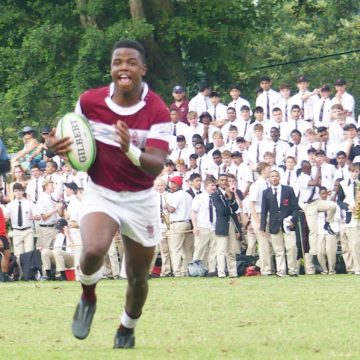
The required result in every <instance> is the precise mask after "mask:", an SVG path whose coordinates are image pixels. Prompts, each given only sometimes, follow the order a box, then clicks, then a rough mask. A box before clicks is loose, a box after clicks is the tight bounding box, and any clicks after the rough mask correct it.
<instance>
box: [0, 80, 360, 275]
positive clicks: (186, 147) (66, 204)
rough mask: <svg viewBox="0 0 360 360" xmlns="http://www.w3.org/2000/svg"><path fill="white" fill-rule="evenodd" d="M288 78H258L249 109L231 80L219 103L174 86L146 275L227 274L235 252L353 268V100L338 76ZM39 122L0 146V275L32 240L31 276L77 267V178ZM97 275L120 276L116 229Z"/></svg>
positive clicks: (265, 262)
mask: <svg viewBox="0 0 360 360" xmlns="http://www.w3.org/2000/svg"><path fill="white" fill-rule="evenodd" d="M296 85H297V88H298V92H297V93H295V94H291V87H292V86H290V85H289V84H281V85H280V86H279V89H278V91H276V90H274V89H273V88H272V81H271V79H270V78H269V77H267V76H263V77H261V78H260V82H259V86H260V87H259V90H258V91H257V97H256V103H255V104H254V105H255V106H254V107H252V106H251V104H250V103H249V101H247V100H246V99H245V98H243V97H241V95H242V94H241V88H240V87H239V86H238V85H232V86H230V87H229V89H228V90H229V95H230V97H231V101H230V102H229V103H228V104H224V103H222V102H221V97H220V94H219V93H218V92H216V91H213V90H212V89H211V86H210V85H209V84H208V83H207V82H205V81H202V82H200V83H199V87H198V94H197V95H196V96H195V97H193V98H191V99H190V100H189V99H188V98H187V94H186V89H185V88H184V87H183V86H182V85H176V86H174V88H173V91H172V96H173V99H174V101H173V103H172V104H170V106H169V109H170V127H171V129H170V132H171V136H170V141H169V154H168V159H167V160H166V162H165V164H164V170H163V173H162V174H161V175H160V176H159V177H158V178H156V179H155V184H154V190H155V191H154V196H156V197H157V199H158V218H159V223H160V227H161V230H162V231H161V237H160V239H159V245H158V247H157V249H156V251H155V255H154V259H153V264H152V267H151V269H149V274H150V275H151V274H153V275H155V274H156V275H158V276H163V277H167V276H175V277H182V276H188V275H189V274H190V275H194V272H193V269H194V268H195V267H196V266H198V267H200V268H202V270H205V271H204V272H203V273H204V274H207V276H218V277H226V276H229V277H237V276H238V275H243V274H244V269H242V268H241V269H240V267H239V263H240V262H241V261H245V260H246V261H248V265H249V266H248V268H247V269H246V274H247V275H255V274H256V275H262V276H270V275H277V276H278V277H284V276H292V277H296V276H298V275H299V273H300V264H301V265H302V266H301V267H302V268H303V271H304V273H305V274H307V275H312V274H315V273H321V274H324V275H325V274H329V275H331V274H335V273H336V271H337V268H338V265H339V264H338V262H339V258H341V259H342V263H343V266H344V271H345V272H347V273H350V274H355V275H360V237H359V236H358V231H359V230H360V214H359V212H360V184H359V174H360V167H359V166H360V128H358V122H357V120H356V117H355V100H354V98H353V96H352V95H350V94H349V93H348V92H347V82H346V80H345V79H341V78H340V79H336V80H335V81H334V84H333V86H329V85H326V84H325V85H321V86H319V87H318V88H316V89H314V90H310V89H309V80H308V79H307V78H306V77H305V76H300V77H299V78H298V79H297V84H296ZM50 130H51V129H50V128H49V127H44V128H43V129H42V130H41V140H40V141H38V140H37V131H36V129H33V128H31V127H29V126H26V127H25V128H24V129H23V130H22V131H20V133H19V135H20V136H21V137H22V139H23V142H24V148H23V149H22V150H20V151H19V152H18V153H17V154H15V155H14V156H12V157H11V160H9V159H10V157H9V156H8V154H7V152H6V149H5V147H4V144H3V143H2V142H1V143H0V172H1V173H2V174H3V175H4V176H3V183H2V195H1V204H2V205H1V212H0V254H1V258H2V262H1V270H2V280H3V281H11V280H17V279H21V278H24V272H23V269H22V261H21V260H20V259H21V255H22V254H26V253H29V252H32V251H34V250H35V249H36V251H38V252H39V253H40V254H41V260H42V269H41V270H42V271H40V274H39V277H38V278H39V279H44V280H54V279H58V280H66V279H67V278H69V276H68V272H67V270H69V269H74V271H75V277H76V276H77V268H78V264H79V256H80V251H81V235H80V231H79V209H80V207H81V196H82V192H83V191H84V189H86V184H87V180H88V176H87V174H86V173H82V172H78V171H75V170H74V169H72V168H71V167H70V166H69V164H68V163H66V162H63V161H62V160H61V159H60V158H59V157H58V156H56V155H55V154H53V153H51V151H49V150H48V149H47V148H46V144H45V141H46V138H47V136H48V135H49V132H50ZM130 131H131V129H130ZM132 138H133V141H134V142H136V132H135V131H134V132H133V133H132ZM6 174H7V175H6ZM6 224H8V225H9V226H10V230H9V232H7V226H6ZM12 253H13V254H14V255H15V257H16V259H17V261H16V263H17V265H18V269H17V271H15V270H13V269H11V268H12V267H11V266H10V265H11V264H12V263H14V260H13V258H12V257H11V254H12ZM339 254H341V257H339ZM240 260H241V261H240ZM103 272H104V276H105V277H110V278H114V279H121V278H126V273H125V267H124V257H123V250H122V244H121V236H120V235H117V236H116V237H115V238H114V241H113V245H112V246H111V248H110V250H109V254H108V257H107V261H106V263H105V264H104V267H103Z"/></svg>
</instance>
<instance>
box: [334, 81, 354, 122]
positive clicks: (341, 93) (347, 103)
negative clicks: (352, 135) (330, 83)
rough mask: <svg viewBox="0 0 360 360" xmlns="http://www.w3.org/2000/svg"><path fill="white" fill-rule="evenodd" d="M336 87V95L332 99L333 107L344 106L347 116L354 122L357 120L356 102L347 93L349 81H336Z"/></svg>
mask: <svg viewBox="0 0 360 360" xmlns="http://www.w3.org/2000/svg"><path fill="white" fill-rule="evenodd" d="M334 86H335V90H336V94H335V96H334V97H333V98H332V99H331V104H332V105H335V104H340V105H342V106H343V108H344V111H345V115H346V116H347V117H350V118H351V119H353V120H354V119H355V112H354V110H355V100H354V97H353V96H352V95H350V94H349V93H348V92H347V91H346V88H347V81H346V80H345V79H342V78H340V79H336V80H335V83H334Z"/></svg>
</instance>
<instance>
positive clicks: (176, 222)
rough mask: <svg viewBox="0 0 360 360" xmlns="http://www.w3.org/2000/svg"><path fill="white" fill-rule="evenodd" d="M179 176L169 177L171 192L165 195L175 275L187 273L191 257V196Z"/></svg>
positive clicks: (171, 256) (171, 257)
mask: <svg viewBox="0 0 360 360" xmlns="http://www.w3.org/2000/svg"><path fill="white" fill-rule="evenodd" d="M182 184H183V180H182V178H181V177H180V176H174V177H172V178H171V179H170V189H171V193H170V194H168V196H167V204H166V205H167V206H166V210H167V211H168V212H169V214H170V234H169V249H170V259H171V265H172V269H173V274H174V276H176V277H179V276H186V275H187V264H188V262H189V261H191V260H192V257H193V245H194V244H193V243H192V236H191V234H190V232H191V223H190V219H191V202H192V198H191V196H190V194H188V193H187V192H186V191H185V190H183V189H182Z"/></svg>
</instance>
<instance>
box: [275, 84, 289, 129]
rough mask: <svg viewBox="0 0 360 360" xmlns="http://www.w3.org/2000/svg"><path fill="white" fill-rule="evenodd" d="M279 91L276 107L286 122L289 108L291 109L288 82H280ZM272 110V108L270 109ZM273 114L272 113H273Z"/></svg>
mask: <svg viewBox="0 0 360 360" xmlns="http://www.w3.org/2000/svg"><path fill="white" fill-rule="evenodd" d="M279 93H280V98H279V100H278V102H277V103H276V107H277V108H279V109H280V110H281V112H282V114H283V117H284V119H283V120H284V122H285V123H287V122H288V120H289V118H290V110H291V104H290V95H291V90H290V85H288V84H281V85H280V86H279ZM272 111H273V112H274V109H273V110H272ZM273 115H274V114H273Z"/></svg>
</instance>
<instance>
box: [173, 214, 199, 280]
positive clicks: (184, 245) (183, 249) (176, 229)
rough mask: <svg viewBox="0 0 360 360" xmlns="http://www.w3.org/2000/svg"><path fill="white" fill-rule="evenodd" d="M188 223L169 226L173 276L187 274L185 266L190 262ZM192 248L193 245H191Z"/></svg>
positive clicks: (190, 236)
mask: <svg viewBox="0 0 360 360" xmlns="http://www.w3.org/2000/svg"><path fill="white" fill-rule="evenodd" d="M190 228H191V225H190V222H188V221H187V222H185V221H181V222H174V223H172V224H170V233H169V250H170V259H171V265H172V268H173V274H174V275H175V276H184V275H186V274H187V264H188V263H189V261H191V260H192V257H193V256H192V252H191V240H192V239H193V237H192V234H191V233H190ZM192 246H193V244H192Z"/></svg>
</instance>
